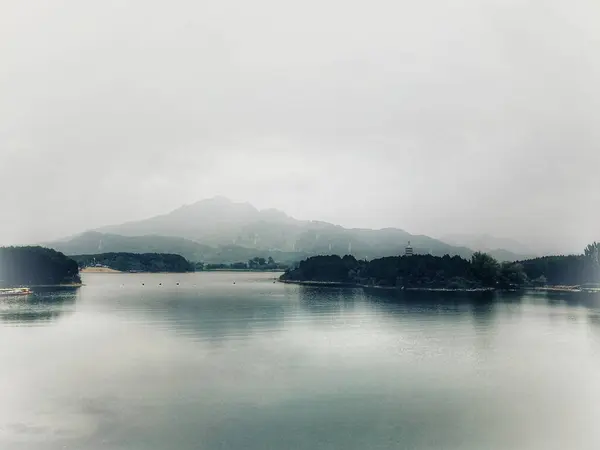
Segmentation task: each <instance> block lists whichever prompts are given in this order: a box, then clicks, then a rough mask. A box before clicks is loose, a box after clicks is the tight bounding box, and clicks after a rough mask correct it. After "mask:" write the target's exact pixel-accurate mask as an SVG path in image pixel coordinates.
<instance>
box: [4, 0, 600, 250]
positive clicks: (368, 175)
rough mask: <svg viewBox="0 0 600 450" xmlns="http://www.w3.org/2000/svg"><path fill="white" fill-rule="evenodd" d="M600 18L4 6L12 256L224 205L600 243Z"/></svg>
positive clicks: (198, 5)
mask: <svg viewBox="0 0 600 450" xmlns="http://www.w3.org/2000/svg"><path fill="white" fill-rule="evenodd" d="M599 13H600V5H599V4H598V3H597V2H595V1H593V0H589V1H585V0H582V1H580V2H577V4H571V3H569V2H565V1H556V0H555V1H544V2H541V1H500V0H477V1H475V0H463V1H458V2H445V1H441V0H438V1H434V0H426V1H421V2H408V1H383V0H382V1H373V2H356V1H341V0H325V1H322V0H321V1H318V2H317V1H306V2H301V3H289V2H280V1H274V0H273V1H271V0H257V1H254V2H242V1H239V0H238V1H232V0H229V1H221V2H192V1H179V2H169V3H168V4H167V3H165V2H154V1H140V0H132V1H128V2H124V1H118V2H117V1H115V2H111V1H104V2H79V1H73V0H70V1H66V0H65V1H62V2H52V3H51V5H50V4H47V5H39V4H38V3H37V2H32V1H16V0H14V1H13V0H8V1H5V2H2V5H0V30H1V31H0V33H1V34H2V38H1V39H0V60H1V61H2V66H3V70H2V71H1V72H0V99H2V101H1V102H0V209H1V210H2V211H3V216H4V217H3V220H2V221H1V222H2V223H0V244H8V243H23V242H33V241H38V240H44V239H50V238H55V237H60V236H64V235H68V234H70V233H74V232H77V231H81V230H83V229H87V228H92V227H97V226H101V225H105V224H110V223H114V222H122V221H126V220H132V219H139V218H144V217H146V216H150V215H154V214H159V213H163V212H166V211H168V210H170V209H173V208H176V207H178V206H179V205H181V204H183V203H190V202H193V201H196V200H198V199H201V198H205V197H209V196H213V195H216V194H222V195H226V196H229V197H231V198H233V199H236V200H244V201H245V200H247V201H250V202H251V203H253V204H255V205H256V206H258V207H277V208H280V209H283V210H285V211H286V212H288V213H290V214H291V215H294V216H296V217H298V218H310V219H322V220H329V221H333V222H336V223H340V224H343V225H346V226H369V227H385V226H397V227H401V228H404V229H407V230H408V231H411V232H416V233H426V234H431V235H442V234H445V233H452V232H489V233H491V234H495V235H498V236H509V237H515V238H517V239H521V240H527V241H529V242H531V243H532V246H536V245H537V246H541V245H543V246H545V247H546V248H548V247H553V248H556V249H558V250H562V251H575V250H579V248H580V247H582V246H583V245H584V244H585V243H586V242H587V241H590V240H593V239H598V238H599V237H600V236H598V234H597V233H598V231H597V230H598V224H599V223H600V213H598V210H597V207H596V205H597V204H598V203H599V201H600V178H599V177H598V165H599V163H600V152H599V150H598V147H599V144H600V131H598V128H597V127H596V126H595V125H596V123H595V122H596V121H597V117H598V108H599V107H600V90H599V89H598V87H597V80H598V79H599V75H600V57H598V55H599V54H600V52H599V51H600V31H598V28H597V24H596V20H595V19H596V18H597V17H598V15H599Z"/></svg>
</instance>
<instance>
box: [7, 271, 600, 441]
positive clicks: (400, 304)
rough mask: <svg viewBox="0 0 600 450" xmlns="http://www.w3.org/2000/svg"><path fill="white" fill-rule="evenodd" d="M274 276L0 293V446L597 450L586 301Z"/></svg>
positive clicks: (597, 354) (115, 280)
mask: <svg viewBox="0 0 600 450" xmlns="http://www.w3.org/2000/svg"><path fill="white" fill-rule="evenodd" d="M274 275H275V274H253V273H198V274H188V275H179V274H178V275H164V274H158V275H147V274H136V275H112V274H86V275H85V277H84V282H85V284H86V285H85V286H84V287H82V288H80V289H79V290H78V291H77V292H76V293H72V292H62V293H60V292H58V293H57V292H54V293H52V292H50V293H45V294H40V295H39V296H37V297H35V298H30V299H28V300H24V299H20V300H14V299H13V300H6V299H4V300H0V365H1V367H0V387H1V391H0V449H2V450H12V449H27V450H37V449H44V450H55V449H61V450H62V449H77V450H88V449H89V450H96V449H119V450H121V449H122V450H133V449H136V450H138V449H139V450H158V449H161V450H167V449H174V450H177V449H184V450H187V449H194V450H195V449H207V450H217V449H250V450H254V449H255V450H265V449H277V450H279V449H303V450H304V449H306V450H318V449H344V450H348V449H357V450H358V449H360V450H364V449H473V450H483V449H486V450H488V449H498V450H507V449H540V450H542V449H543V450H548V449H560V450H564V449H594V450H597V449H599V448H600V298H597V297H579V298H573V297H568V296H558V297H546V296H539V295H535V296H532V295H529V296H519V295H512V296H510V295H504V296H496V297H490V296H478V297H466V296H464V295H462V294H461V295H445V296H439V295H432V294H424V293H421V294H411V295H404V296H402V295H398V294H392V293H387V292H365V291H363V290H360V289H337V288H314V287H300V286H293V285H284V284H280V283H276V284H274V283H273V276H274ZM234 281H235V284H233V282H234ZM178 282H179V283H180V285H179V286H178V285H177V284H176V283H178ZM142 283H144V285H142ZM159 283H162V286H159Z"/></svg>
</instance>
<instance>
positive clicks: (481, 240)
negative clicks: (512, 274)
mask: <svg viewBox="0 0 600 450" xmlns="http://www.w3.org/2000/svg"><path fill="white" fill-rule="evenodd" d="M440 240H441V241H444V242H447V243H448V244H451V245H458V246H465V247H469V248H470V249H472V250H474V251H480V252H488V253H491V252H497V253H499V254H504V256H511V257H512V256H515V255H514V254H516V255H520V256H521V259H526V258H533V257H536V256H539V255H537V252H536V251H534V250H532V249H531V248H530V247H528V246H527V245H525V244H523V243H521V242H518V241H516V240H514V239H509V238H498V237H495V236H490V235H489V234H446V235H444V236H442V237H441V238H440ZM496 258H498V259H502V258H499V257H496Z"/></svg>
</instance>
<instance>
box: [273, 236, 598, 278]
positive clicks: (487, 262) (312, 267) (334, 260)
mask: <svg viewBox="0 0 600 450" xmlns="http://www.w3.org/2000/svg"><path fill="white" fill-rule="evenodd" d="M599 254H600V244H599V243H593V244H590V245H588V247H587V248H586V249H585V252H584V254H583V255H573V256H548V257H544V258H535V259H529V260H525V261H517V262H503V263H499V262H498V261H497V260H495V259H494V258H492V257H491V256H490V255H488V254H486V253H481V252H476V253H475V254H473V256H472V257H471V258H470V259H469V260H467V259H464V258H461V257H459V256H452V257H451V256H448V255H446V256H442V257H438V256H432V255H413V256H390V257H386V258H379V259H374V260H372V261H364V260H357V259H356V258H354V257H353V256H350V255H346V256H344V257H343V258H342V257H339V256H337V255H333V256H315V257H312V258H308V259H306V260H304V261H302V262H300V264H299V265H298V266H297V267H295V268H294V269H290V270H288V271H286V272H285V273H284V274H283V275H282V277H281V279H282V280H284V281H324V282H339V283H352V284H365V285H378V286H397V287H405V288H449V289H470V288H505V289H506V288H519V287H524V286H544V285H583V284H588V283H598V282H599V281H600V263H599Z"/></svg>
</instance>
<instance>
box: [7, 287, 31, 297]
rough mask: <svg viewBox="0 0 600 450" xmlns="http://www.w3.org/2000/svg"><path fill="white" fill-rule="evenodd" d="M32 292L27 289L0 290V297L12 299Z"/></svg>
mask: <svg viewBox="0 0 600 450" xmlns="http://www.w3.org/2000/svg"><path fill="white" fill-rule="evenodd" d="M30 294H33V291H32V290H31V289H29V288H27V287H22V288H10V289H0V297H14V296H17V295H30Z"/></svg>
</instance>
